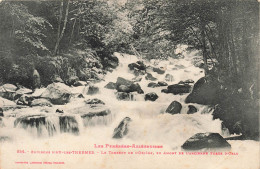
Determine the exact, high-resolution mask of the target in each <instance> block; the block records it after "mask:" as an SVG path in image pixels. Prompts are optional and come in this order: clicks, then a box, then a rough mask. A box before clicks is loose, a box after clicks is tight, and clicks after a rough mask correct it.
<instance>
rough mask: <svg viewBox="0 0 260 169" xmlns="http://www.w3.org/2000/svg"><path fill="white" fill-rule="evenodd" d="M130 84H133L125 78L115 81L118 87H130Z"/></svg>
mask: <svg viewBox="0 0 260 169" xmlns="http://www.w3.org/2000/svg"><path fill="white" fill-rule="evenodd" d="M131 84H133V82H132V81H130V80H127V79H125V78H122V77H118V78H117V80H116V86H117V87H119V86H120V85H125V86H130V85H131Z"/></svg>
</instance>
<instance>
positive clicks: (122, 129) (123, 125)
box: [113, 117, 132, 139]
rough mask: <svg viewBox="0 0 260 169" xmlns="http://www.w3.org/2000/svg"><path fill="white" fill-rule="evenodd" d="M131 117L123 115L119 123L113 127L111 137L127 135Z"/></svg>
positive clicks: (118, 137) (117, 137)
mask: <svg viewBox="0 0 260 169" xmlns="http://www.w3.org/2000/svg"><path fill="white" fill-rule="evenodd" d="M131 121H132V120H131V118H129V117H125V118H124V119H123V120H122V121H121V122H120V123H119V125H118V126H117V127H116V128H115V129H114V134H113V138H116V139H120V138H123V137H124V136H125V135H127V133H128V131H129V129H128V126H129V123H130V122H131Z"/></svg>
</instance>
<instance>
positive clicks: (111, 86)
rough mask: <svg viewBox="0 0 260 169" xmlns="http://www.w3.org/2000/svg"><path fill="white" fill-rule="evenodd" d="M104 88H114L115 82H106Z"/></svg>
mask: <svg viewBox="0 0 260 169" xmlns="http://www.w3.org/2000/svg"><path fill="white" fill-rule="evenodd" d="M105 88H107V89H116V83H113V82H109V83H108V84H106V86H105Z"/></svg>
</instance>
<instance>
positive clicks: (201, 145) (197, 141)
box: [181, 133, 231, 150]
mask: <svg viewBox="0 0 260 169" xmlns="http://www.w3.org/2000/svg"><path fill="white" fill-rule="evenodd" d="M181 147H182V149H184V150H201V149H205V148H206V149H216V148H228V149H229V148H231V145H230V144H229V143H228V142H227V141H226V140H225V139H224V138H223V137H222V136H221V135H220V134H218V133H197V134H195V135H194V136H192V137H190V138H189V139H188V140H187V141H186V142H185V143H184V144H183V145H182V146H181Z"/></svg>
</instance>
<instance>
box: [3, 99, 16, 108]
mask: <svg viewBox="0 0 260 169" xmlns="http://www.w3.org/2000/svg"><path fill="white" fill-rule="evenodd" d="M0 107H2V108H4V109H5V108H7V109H8V108H12V107H16V103H15V102H13V101H11V100H8V99H5V98H2V97H0Z"/></svg>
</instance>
